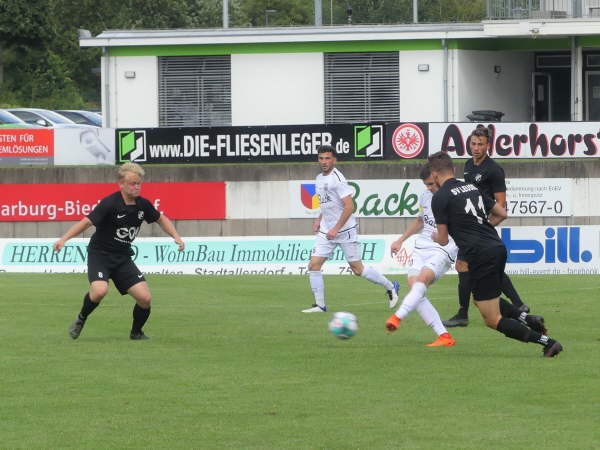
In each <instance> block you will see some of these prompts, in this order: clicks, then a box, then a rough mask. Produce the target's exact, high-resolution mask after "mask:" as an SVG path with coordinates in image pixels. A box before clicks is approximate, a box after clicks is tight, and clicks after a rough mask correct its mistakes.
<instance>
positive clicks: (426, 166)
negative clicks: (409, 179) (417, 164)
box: [419, 163, 431, 181]
mask: <svg viewBox="0 0 600 450" xmlns="http://www.w3.org/2000/svg"><path fill="white" fill-rule="evenodd" d="M430 176H431V170H430V169H429V163H426V164H424V165H423V167H421V172H420V173H419V178H420V179H421V180H423V181H425V180H426V179H427V178H429V177H430Z"/></svg>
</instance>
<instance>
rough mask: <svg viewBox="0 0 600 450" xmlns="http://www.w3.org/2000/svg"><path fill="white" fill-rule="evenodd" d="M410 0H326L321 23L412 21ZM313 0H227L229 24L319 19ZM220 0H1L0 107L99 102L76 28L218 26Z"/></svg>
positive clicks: (480, 3)
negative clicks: (350, 20)
mask: <svg viewBox="0 0 600 450" xmlns="http://www.w3.org/2000/svg"><path fill="white" fill-rule="evenodd" d="M412 3H413V0H344V1H342V0H322V4H323V11H322V16H323V24H324V25H328V24H333V25H340V24H346V23H347V22H348V9H349V8H351V9H352V15H351V19H352V23H353V24H398V23H410V22H412V17H413V13H412ZM313 5H314V2H313V1H312V0H229V23H230V26H231V27H264V26H265V25H267V23H268V25H269V26H301V25H311V24H313V23H314V10H313ZM484 13H485V5H484V0H419V21H420V22H458V21H461V22H466V21H479V20H481V19H482V18H483V17H484ZM221 26H222V0H103V1H102V2H98V0H36V1H35V2H34V3H32V2H31V0H0V106H7V105H12V106H41V107H48V108H81V107H91V108H98V107H99V102H100V78H99V76H98V75H97V74H95V73H92V69H94V68H95V67H98V65H99V63H100V54H101V50H100V49H95V48H91V49H87V48H80V47H79V38H78V33H77V30H78V29H87V30H90V31H91V33H92V35H98V34H99V33H101V32H102V31H104V30H109V29H112V30H114V29H123V30H134V29H173V28H186V29H187V28H217V27H221Z"/></svg>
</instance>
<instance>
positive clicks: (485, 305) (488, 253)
mask: <svg viewBox="0 0 600 450" xmlns="http://www.w3.org/2000/svg"><path fill="white" fill-rule="evenodd" d="M429 169H430V171H431V175H432V177H433V181H434V182H435V183H436V184H437V185H438V186H439V190H438V191H437V192H436V193H435V194H434V196H433V199H432V200H431V208H432V210H433V215H434V217H435V222H436V224H437V231H436V232H435V233H433V235H432V236H431V237H432V239H433V240H434V241H435V242H437V243H438V244H440V245H447V244H448V236H451V237H452V238H453V239H454V242H455V243H456V245H457V246H458V248H459V251H460V252H461V253H462V254H463V255H464V258H465V260H466V261H467V263H468V264H469V275H470V277H471V282H472V289H473V297H474V299H475V304H476V305H477V308H479V312H480V313H481V316H482V317H483V320H484V321H485V324H486V325H487V326H488V327H490V328H493V329H495V330H497V331H499V332H501V333H503V334H504V335H505V336H506V337H509V338H511V339H516V340H519V341H521V342H536V343H538V344H540V345H542V346H543V355H544V356H545V357H553V356H556V355H558V354H559V353H560V352H561V351H562V349H563V347H562V345H561V344H560V343H559V342H558V341H556V340H554V339H552V338H550V337H548V336H547V335H546V329H545V327H544V322H543V319H541V317H540V316H531V315H528V314H527V313H526V312H521V311H519V309H518V308H516V307H515V306H514V305H511V304H510V303H509V302H507V301H505V300H504V301H501V300H500V292H501V286H502V275H503V274H504V267H505V265H506V255H507V253H506V247H505V245H504V243H503V242H502V240H501V239H500V237H499V236H498V233H497V232H496V230H495V229H494V226H495V225H498V224H499V223H500V222H502V221H503V220H504V219H505V218H506V216H507V214H506V210H505V209H504V208H503V207H502V206H501V205H500V204H499V203H494V201H493V200H492V199H490V198H486V197H484V196H483V195H482V194H481V192H480V191H479V190H478V189H477V187H476V186H474V185H473V184H470V183H464V182H462V181H460V180H457V179H456V178H455V177H454V164H453V163H452V158H450V156H448V154H447V153H443V152H438V153H435V154H433V155H431V156H430V157H429Z"/></svg>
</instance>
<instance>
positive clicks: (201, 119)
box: [158, 55, 231, 127]
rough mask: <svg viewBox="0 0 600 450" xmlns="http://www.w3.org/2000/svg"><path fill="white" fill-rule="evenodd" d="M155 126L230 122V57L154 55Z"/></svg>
mask: <svg viewBox="0 0 600 450" xmlns="http://www.w3.org/2000/svg"><path fill="white" fill-rule="evenodd" d="M158 109H159V126H163V127H189V126H196V127H201V126H229V125H231V57H230V56H229V55H217V56H163V57H159V58H158Z"/></svg>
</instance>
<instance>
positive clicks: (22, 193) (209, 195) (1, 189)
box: [0, 182, 225, 222]
mask: <svg viewBox="0 0 600 450" xmlns="http://www.w3.org/2000/svg"><path fill="white" fill-rule="evenodd" d="M118 189H119V186H118V185H117V184H116V183H83V184H0V221H5V222H9V221H10V222H16V221H35V222H47V221H64V220H80V219H81V218H83V217H84V216H85V215H87V214H89V213H90V211H91V210H92V209H93V208H94V207H95V206H96V205H97V204H98V202H99V201H100V200H101V199H102V198H103V197H105V196H107V195H108V194H111V193H112V192H115V191H117V190H118ZM142 196H143V197H145V198H147V199H148V200H150V201H151V202H152V203H153V204H154V206H155V208H156V209H158V210H159V211H161V212H164V213H165V214H166V215H167V216H168V217H169V218H170V219H175V220H195V219H224V218H225V183H224V182H211V183H204V182H202V183H201V182H199V183H144V184H143V185H142Z"/></svg>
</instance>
